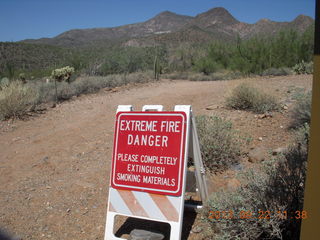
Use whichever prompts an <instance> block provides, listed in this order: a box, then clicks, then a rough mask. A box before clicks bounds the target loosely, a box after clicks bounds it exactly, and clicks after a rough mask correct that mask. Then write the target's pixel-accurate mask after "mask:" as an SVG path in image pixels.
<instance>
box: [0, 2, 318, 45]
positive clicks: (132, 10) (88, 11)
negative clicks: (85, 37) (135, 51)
mask: <svg viewBox="0 0 320 240" xmlns="http://www.w3.org/2000/svg"><path fill="white" fill-rule="evenodd" d="M214 7H224V8H226V9H227V10H228V11H229V12H230V13H231V14H232V15H233V16H234V17H235V18H236V19H238V20H239V21H241V22H246V23H255V22H257V21H258V20H260V19H262V18H268V19H270V20H273V21H292V20H293V19H294V18H296V17H297V16H298V15H299V14H304V15H307V16H310V17H312V18H314V15H315V0H0V41H10V42H11V41H13V42H14V41H19V40H23V39H30V38H33V39H37V38H42V37H54V36H57V35H59V34H60V33H62V32H64V31H67V30H70V29H83V28H94V27H114V26H121V25H125V24H130V23H137V22H143V21H146V20H148V19H150V18H152V17H154V16H155V15H157V14H158V13H160V12H162V11H166V10H168V11H172V12H175V13H177V14H183V15H189V16H196V15H197V14H199V13H202V12H205V11H207V10H209V9H211V8H214Z"/></svg>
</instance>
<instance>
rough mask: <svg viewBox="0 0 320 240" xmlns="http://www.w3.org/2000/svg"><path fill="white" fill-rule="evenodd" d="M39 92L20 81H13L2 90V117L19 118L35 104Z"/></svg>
mask: <svg viewBox="0 0 320 240" xmlns="http://www.w3.org/2000/svg"><path fill="white" fill-rule="evenodd" d="M37 98H38V97H37V92H36V91H35V90H34V89H32V88H30V87H27V86H24V85H23V84H22V83H21V82H20V81H13V82H11V83H10V84H9V85H5V86H4V87H2V90H1V91H0V119H1V120H3V119H7V118H11V117H13V118H19V117H22V116H23V115H25V114H26V113H27V112H28V111H29V109H30V108H31V107H32V106H34V104H35V103H36V100H37Z"/></svg>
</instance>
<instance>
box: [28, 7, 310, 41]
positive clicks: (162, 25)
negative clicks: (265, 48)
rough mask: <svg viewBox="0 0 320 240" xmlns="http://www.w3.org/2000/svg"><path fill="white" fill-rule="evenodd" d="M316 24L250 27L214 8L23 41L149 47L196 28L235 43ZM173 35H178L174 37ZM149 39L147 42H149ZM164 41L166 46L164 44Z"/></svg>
mask: <svg viewBox="0 0 320 240" xmlns="http://www.w3.org/2000/svg"><path fill="white" fill-rule="evenodd" d="M312 23H313V19H312V18H310V17H307V16H303V15H300V16H298V17H297V18H296V19H295V20H293V21H292V22H274V21H270V20H266V19H263V20H260V21H258V22H257V23H255V24H247V23H244V22H240V21H238V20H237V19H235V18H234V17H233V16H232V15H231V14H230V13H229V12H228V11H227V10H226V9H224V8H213V9H210V10H209V11H207V12H204V13H201V14H198V15H196V16H195V17H191V16H184V15H179V14H176V13H173V12H169V11H165V12H162V13H160V14H158V15H156V16H155V17H154V18H151V19H150V20H148V21H145V22H141V23H135V24H128V25H124V26H119V27H113V28H92V29H74V30H70V31H67V32H64V33H61V34H60V35H58V36H56V37H54V38H42V39H36V40H31V39H29V40H24V41H23V42H26V43H41V44H50V45H56V46H68V47H71V46H85V45H90V44H93V43H97V42H99V41H111V42H113V41H123V40H126V41H128V40H130V39H132V38H134V39H139V42H141V44H144V45H145V44H146V43H148V41H147V40H148V39H150V36H152V37H153V38H154V39H157V36H158V35H164V36H162V37H161V39H162V40H163V39H166V41H164V43H171V39H173V38H174V39H180V40H181V41H193V40H195V39H194V37H193V36H192V35H190V34H189V33H190V31H193V30H194V26H196V27H198V28H199V30H201V31H198V32H199V33H201V35H205V36H204V37H203V40H204V41H208V40H213V39H215V40H219V39H223V40H225V39H229V40H232V39H235V38H236V37H237V36H238V35H239V36H240V37H242V38H244V39H246V38H250V37H252V36H255V35H259V34H265V35H270V34H275V33H277V32H279V31H281V30H284V29H288V28H289V29H290V28H292V29H295V30H297V31H298V32H302V31H303V30H305V29H306V28H307V27H308V26H309V25H310V24H312ZM194 33H196V32H194ZM204 33H210V34H204ZM165 35H169V36H168V37H167V36H165ZM172 35H176V36H175V37H172ZM195 35H196V34H195ZM146 37H147V39H145V38H146ZM161 42H162V43H163V41H161ZM149 44H154V43H149Z"/></svg>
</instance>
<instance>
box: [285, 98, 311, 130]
mask: <svg viewBox="0 0 320 240" xmlns="http://www.w3.org/2000/svg"><path fill="white" fill-rule="evenodd" d="M311 96H312V93H311V92H308V93H302V94H299V95H298V96H297V97H296V101H297V102H296V104H295V106H294V108H293V109H292V112H291V119H292V120H291V124H290V126H291V127H292V128H299V127H301V126H303V125H304V124H305V123H308V124H310V121H311Z"/></svg>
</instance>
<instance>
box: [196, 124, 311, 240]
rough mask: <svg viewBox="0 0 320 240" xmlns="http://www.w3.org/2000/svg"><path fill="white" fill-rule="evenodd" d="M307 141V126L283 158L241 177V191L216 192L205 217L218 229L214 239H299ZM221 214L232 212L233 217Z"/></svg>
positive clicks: (269, 162) (245, 173)
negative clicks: (298, 217)
mask: <svg viewBox="0 0 320 240" xmlns="http://www.w3.org/2000/svg"><path fill="white" fill-rule="evenodd" d="M308 139H309V126H308V125H305V126H304V127H302V128H301V129H299V130H298V131H297V132H296V139H295V141H294V143H293V144H292V145H291V146H290V147H289V148H288V149H287V151H286V152H285V153H284V154H283V155H280V156H278V157H276V158H274V159H270V160H268V161H265V162H263V165H262V167H261V168H260V169H252V168H250V169H247V170H245V171H244V172H243V173H241V174H238V179H239V180H240V181H241V186H240V187H239V188H238V189H236V190H235V191H223V190H222V191H218V192H215V193H213V195H212V196H211V198H210V200H209V202H208V206H207V207H206V208H205V209H204V210H203V211H202V214H203V215H204V217H205V219H208V221H209V223H210V225H211V226H212V228H213V229H214V230H215V236H214V239H239V240H240V239H290V240H291V239H299V233H300V224H301V219H295V216H297V215H296V213H295V212H296V211H297V210H299V211H301V210H302V209H303V193H304V183H305V177H306V163H307V153H308ZM219 211H220V213H221V214H220V216H218V214H217V212H219ZM222 211H232V212H233V218H231V217H230V216H231V215H230V212H227V213H225V214H224V215H222V214H223V213H222ZM259 211H260V212H259ZM267 211H270V218H268V217H267V216H268V214H269V213H268V212H267ZM278 211H279V212H278ZM284 211H286V212H287V218H286V217H285V212H284ZM209 213H211V215H209ZM213 213H216V214H213ZM259 217H260V218H259ZM291 217H293V218H291Z"/></svg>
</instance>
